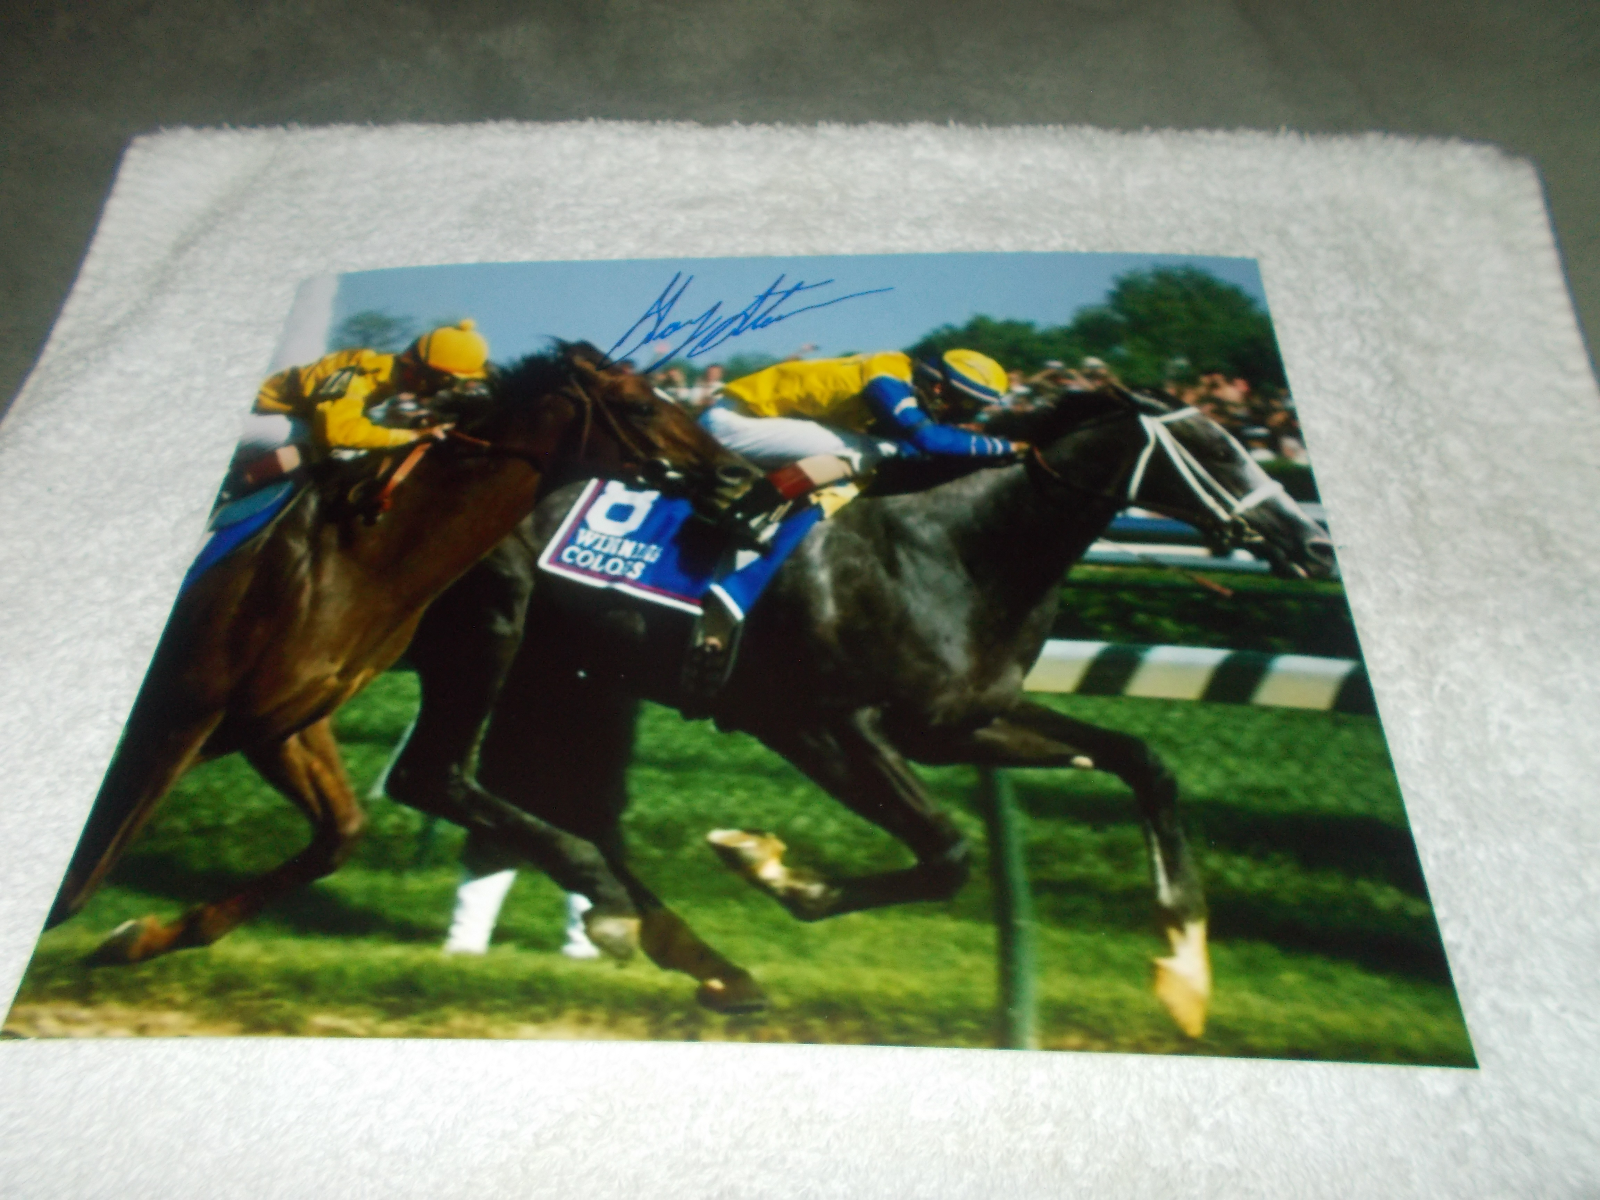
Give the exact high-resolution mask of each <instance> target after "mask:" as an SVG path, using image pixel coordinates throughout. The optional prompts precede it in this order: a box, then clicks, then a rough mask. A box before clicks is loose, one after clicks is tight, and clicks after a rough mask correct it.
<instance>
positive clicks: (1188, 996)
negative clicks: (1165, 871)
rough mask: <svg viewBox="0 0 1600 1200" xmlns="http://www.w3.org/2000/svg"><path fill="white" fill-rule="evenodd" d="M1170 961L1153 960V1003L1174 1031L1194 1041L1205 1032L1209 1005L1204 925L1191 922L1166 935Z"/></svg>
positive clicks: (1163, 959) (1209, 989) (1208, 959)
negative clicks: (1173, 1024) (1162, 1008)
mask: <svg viewBox="0 0 1600 1200" xmlns="http://www.w3.org/2000/svg"><path fill="white" fill-rule="evenodd" d="M1168 937H1169V938H1170V939H1171V942H1172V957H1171V958H1158V959H1156V960H1155V969H1156V977H1155V992H1156V999H1158V1000H1160V1001H1161V1003H1162V1004H1163V1005H1164V1006H1165V1007H1166V1010H1167V1012H1168V1013H1169V1014H1171V1016H1172V1019H1173V1020H1174V1021H1176V1022H1177V1024H1178V1028H1179V1029H1181V1030H1183V1032H1184V1033H1185V1034H1187V1035H1188V1036H1189V1037H1192V1038H1197V1037H1199V1036H1200V1035H1201V1034H1202V1033H1204V1032H1205V1029H1206V1008H1207V1007H1208V1006H1209V1005H1210V1003H1211V957H1210V955H1209V954H1208V953H1207V952H1206V925H1205V922H1204V921H1191V922H1189V923H1188V924H1187V925H1185V926H1184V927H1183V928H1182V929H1181V930H1180V929H1173V930H1169V931H1168Z"/></svg>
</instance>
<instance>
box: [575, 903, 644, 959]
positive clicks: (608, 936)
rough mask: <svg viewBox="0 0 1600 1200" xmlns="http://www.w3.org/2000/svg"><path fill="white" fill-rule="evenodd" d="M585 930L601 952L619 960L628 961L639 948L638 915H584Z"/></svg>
mask: <svg viewBox="0 0 1600 1200" xmlns="http://www.w3.org/2000/svg"><path fill="white" fill-rule="evenodd" d="M583 928H584V932H586V933H587V934H588V935H589V940H590V941H591V942H593V943H594V944H595V945H596V946H598V947H599V948H600V951H601V953H603V954H605V955H607V956H608V957H610V958H614V959H616V960H617V961H618V962H626V961H627V960H628V959H630V958H632V957H633V956H634V954H635V952H636V951H637V950H638V949H639V918H638V917H597V916H594V915H593V914H592V913H588V914H585V915H584V918H583Z"/></svg>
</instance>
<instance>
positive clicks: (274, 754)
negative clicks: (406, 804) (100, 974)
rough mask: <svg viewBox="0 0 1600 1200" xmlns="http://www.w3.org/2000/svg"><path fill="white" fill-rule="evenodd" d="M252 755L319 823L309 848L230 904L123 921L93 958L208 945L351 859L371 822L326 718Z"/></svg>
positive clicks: (138, 957)
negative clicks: (168, 916)
mask: <svg viewBox="0 0 1600 1200" xmlns="http://www.w3.org/2000/svg"><path fill="white" fill-rule="evenodd" d="M246 757H247V758H248V759H249V760H250V764H251V765H252V766H253V767H255V769H256V770H257V771H258V772H259V773H260V774H261V776H262V778H264V779H265V780H266V781H267V782H268V783H270V784H272V786H273V787H275V788H277V789H278V791H280V792H282V793H283V794H284V795H285V796H286V797H288V798H289V799H290V800H292V801H294V803H295V804H297V805H298V806H299V807H300V808H301V809H302V810H303V811H304V812H305V814H306V816H307V818H308V819H309V820H310V821H311V824H312V837H311V842H310V844H309V845H307V846H306V848H305V849H304V850H302V851H301V852H300V853H299V854H297V855H295V856H294V857H293V858H291V859H289V860H288V861H287V862H285V863H283V864H281V865H279V866H278V867H276V868H274V869H273V870H271V871H269V872H267V873H266V874H265V875H262V876H260V877H258V878H257V879H255V880H253V881H252V882H251V883H250V884H249V885H248V886H246V887H245V888H244V889H243V890H242V891H240V892H238V893H236V894H235V895H233V896H230V897H228V898H226V899H224V900H217V901H213V902H212V903H209V904H202V905H200V906H198V907H196V908H192V909H190V910H189V911H188V912H186V913H184V914H183V915H182V916H180V917H178V918H177V919H176V920H174V921H167V922H163V921H161V920H160V919H159V918H157V917H154V916H149V917H144V918H142V919H139V920H134V921H128V922H126V923H124V924H123V925H121V926H119V927H118V928H117V929H116V930H114V931H113V932H112V934H111V936H110V937H109V938H107V939H106V940H105V942H103V943H102V944H101V946H100V948H99V949H98V950H96V951H95V953H94V955H93V958H92V960H91V961H93V962H95V963H98V964H107V963H134V962H143V961H145V960H146V959H150V958H155V957H157V956H158V955H161V954H166V953H169V952H171V951H173V950H183V949H187V948H189V947H193V946H208V945H210V944H211V943H212V942H215V941H217V940H218V939H219V938H222V937H224V936H226V935H227V934H229V933H231V932H232V931H233V930H235V929H237V928H238V927H239V926H240V925H242V924H243V923H244V922H245V921H247V920H249V919H250V918H251V917H253V916H255V915H256V914H257V913H259V912H260V911H261V910H262V909H263V908H265V907H266V906H267V905H268V904H270V903H272V902H273V901H275V900H277V899H279V898H280V897H282V896H284V895H287V894H288V893H289V892H291V891H294V890H295V889H297V888H300V887H303V886H304V885H306V884H308V883H310V882H312V881H313V880H316V879H320V878H322V877H323V876H325V875H329V874H331V873H332V872H334V871H336V870H337V869H338V868H339V867H340V866H341V865H343V864H344V862H345V861H346V860H347V859H348V858H349V857H350V853H351V851H353V850H354V849H355V844H356V841H357V840H358V839H359V838H360V836H361V831H362V829H363V827H364V826H365V824H366V817H365V814H364V813H363V812H362V809H361V804H360V802H359V801H358V800H357V799H356V794H355V791H354V790H353V789H352V788H351V786H350V780H349V777H348V776H347V775H346V774H345V770H344V762H343V760H342V759H341V758H340V755H339V747H338V744H337V743H336V742H335V741H334V738H333V732H332V730H331V728H330V727H329V722H328V720H327V719H324V720H321V721H318V722H317V723H316V724H314V725H311V726H309V727H307V728H306V729H303V730H301V731H300V732H299V733H297V734H293V735H291V736H290V737H288V738H286V739H284V740H283V741H282V742H279V743H276V744H275V745H272V746H269V747H265V748H261V749H256V750H251V751H248V752H247V753H246Z"/></svg>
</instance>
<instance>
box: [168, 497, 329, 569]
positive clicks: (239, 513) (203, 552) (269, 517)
mask: <svg viewBox="0 0 1600 1200" xmlns="http://www.w3.org/2000/svg"><path fill="white" fill-rule="evenodd" d="M298 491H299V488H298V487H297V485H296V481H295V480H293V479H281V480H279V481H278V482H277V483H272V484H268V485H267V486H266V487H264V488H262V489H261V490H260V491H256V492H251V493H250V494H249V495H248V496H243V497H241V498H239V499H238V500H234V501H231V502H230V503H228V504H224V505H223V506H222V507H221V508H219V509H217V511H216V512H215V513H213V514H212V515H211V521H210V523H209V524H208V525H207V526H206V530H207V532H208V533H209V534H210V535H211V536H210V537H208V538H207V539H206V542H205V545H203V546H201V547H200V553H199V554H197V555H195V559H194V562H193V563H191V564H190V566H189V570H188V572H187V573H186V574H185V575H184V577H183V583H182V585H181V586H180V587H179V588H178V594H179V595H180V596H181V595H182V594H183V593H184V592H187V591H188V590H189V588H190V586H191V585H192V584H193V583H194V581H195V580H197V579H199V578H200V576H202V575H204V574H205V573H206V571H208V570H209V569H210V568H211V567H213V566H215V565H216V564H217V563H219V562H221V561H222V560H223V559H224V558H226V557H227V556H228V555H229V554H231V553H233V551H235V550H237V549H238V548H239V547H240V546H242V545H244V544H245V543H246V542H248V541H249V540H250V539H251V538H253V537H255V535H256V534H258V533H260V532H261V531H262V530H263V529H265V528H267V526H269V525H271V524H272V522H273V521H274V520H276V519H277V517H278V516H279V514H281V513H282V512H283V511H284V509H286V508H288V506H289V501H290V500H292V499H294V497H295V495H296V493H297V492H298Z"/></svg>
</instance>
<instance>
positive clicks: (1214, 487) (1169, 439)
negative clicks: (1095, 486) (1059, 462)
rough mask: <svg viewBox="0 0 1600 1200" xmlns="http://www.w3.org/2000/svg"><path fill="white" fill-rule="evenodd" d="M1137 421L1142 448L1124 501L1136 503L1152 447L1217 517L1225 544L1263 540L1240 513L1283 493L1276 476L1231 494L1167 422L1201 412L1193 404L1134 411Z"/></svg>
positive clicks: (1153, 451) (1185, 419)
mask: <svg viewBox="0 0 1600 1200" xmlns="http://www.w3.org/2000/svg"><path fill="white" fill-rule="evenodd" d="M1136 415H1137V416H1138V418H1139V424H1140V425H1142V426H1143V427H1144V431H1145V444H1144V449H1143V450H1141V451H1140V452H1139V459H1138V461H1137V462H1135V463H1134V466H1133V472H1132V474H1131V475H1130V476H1129V477H1128V487H1127V490H1126V492H1125V499H1124V501H1123V503H1125V504H1137V503H1138V501H1139V489H1140V488H1141V487H1142V486H1143V484H1144V477H1145V470H1146V468H1148V467H1149V465H1150V460H1151V459H1152V458H1153V457H1154V456H1155V452H1156V448H1157V447H1160V449H1161V450H1162V451H1163V452H1164V453H1165V454H1166V456H1167V461H1168V462H1169V463H1170V464H1171V465H1172V469H1173V470H1174V471H1176V472H1177V474H1178V478H1179V479H1181V480H1182V481H1183V483H1184V486H1185V487H1187V488H1188V489H1189V492H1190V494H1191V495H1193V496H1194V498H1195V499H1196V500H1198V501H1199V502H1200V504H1201V506H1202V507H1203V508H1205V509H1206V511H1208V512H1209V513H1210V514H1211V515H1212V516H1213V517H1215V518H1216V519H1217V524H1218V526H1219V527H1220V530H1221V533H1222V537H1223V540H1224V543H1225V544H1226V545H1228V546H1239V545H1245V544H1248V543H1250V542H1253V541H1264V540H1265V539H1264V538H1262V537H1261V535H1260V534H1259V533H1257V532H1256V531H1255V530H1254V529H1252V528H1251V527H1250V524H1249V522H1248V521H1246V520H1245V516H1244V514H1245V513H1247V512H1249V511H1250V510H1251V509H1253V508H1258V507H1259V506H1261V505H1262V504H1264V503H1266V502H1267V501H1268V500H1271V499H1274V498H1276V497H1278V496H1282V495H1283V494H1284V489H1283V484H1281V483H1279V482H1278V481H1277V480H1276V479H1268V480H1267V481H1266V482H1265V483H1263V484H1262V485H1261V486H1259V487H1256V488H1252V489H1251V490H1250V491H1248V492H1246V493H1245V494H1244V495H1243V496H1235V495H1234V494H1233V493H1232V492H1230V491H1229V490H1228V489H1227V488H1225V487H1223V486H1222V484H1220V483H1218V482H1217V478H1216V476H1215V475H1213V474H1212V473H1211V472H1210V471H1209V470H1207V469H1206V467H1205V466H1204V464H1202V463H1201V462H1200V460H1199V459H1198V458H1196V457H1195V456H1194V454H1193V453H1191V452H1190V450H1189V448H1188V447H1187V446H1185V445H1184V444H1183V443H1182V442H1180V441H1179V440H1178V439H1177V438H1176V437H1174V436H1173V434H1172V430H1171V429H1169V428H1167V426H1169V425H1172V424H1175V423H1176V422H1179V421H1187V420H1189V419H1191V418H1193V417H1199V416H1203V415H1204V414H1202V413H1201V412H1200V410H1199V409H1197V408H1195V407H1194V406H1193V405H1185V406H1184V407H1183V408H1179V409H1174V410H1173V411H1172V412H1169V413H1163V414H1162V415H1161V416H1159V417H1152V416H1150V415H1149V414H1148V413H1142V412H1141V413H1138V414H1136Z"/></svg>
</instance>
